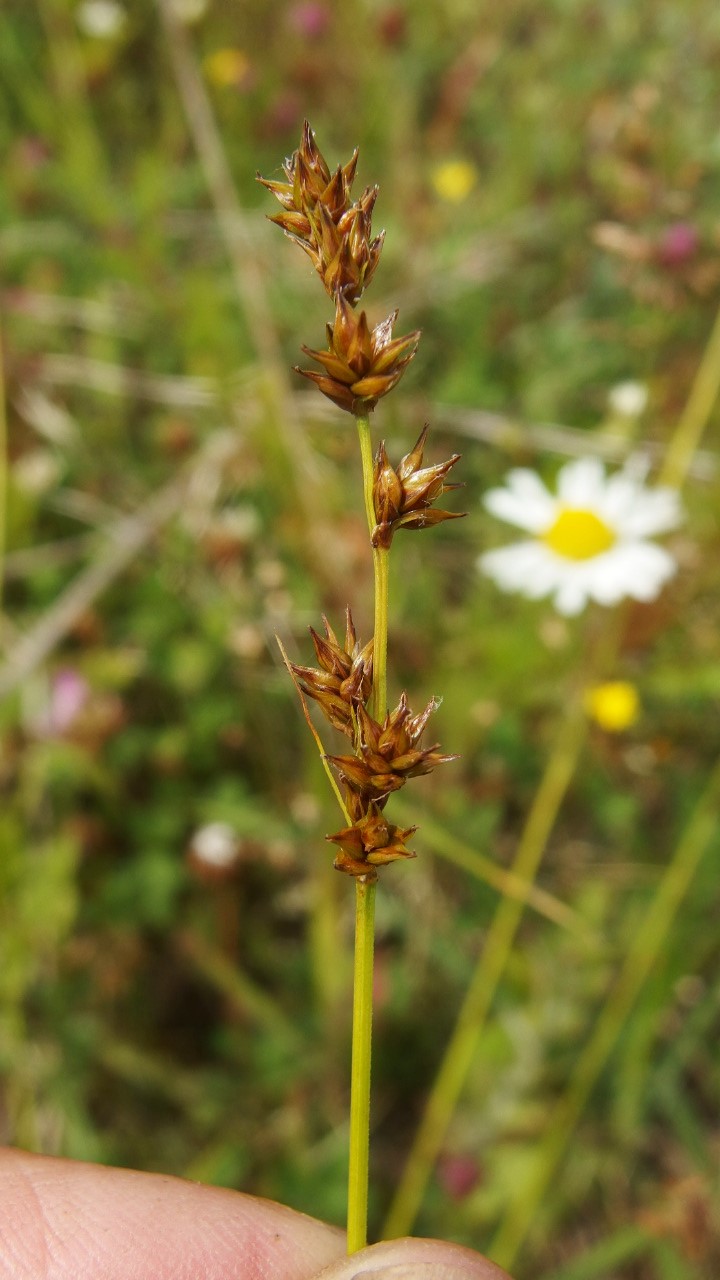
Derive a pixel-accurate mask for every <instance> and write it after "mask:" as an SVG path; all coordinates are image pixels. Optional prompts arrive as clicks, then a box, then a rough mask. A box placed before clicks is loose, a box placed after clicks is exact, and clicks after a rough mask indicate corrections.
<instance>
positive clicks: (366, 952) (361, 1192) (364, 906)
mask: <svg viewBox="0 0 720 1280" xmlns="http://www.w3.org/2000/svg"><path fill="white" fill-rule="evenodd" d="M356 421H357V427H358V439H359V442H360V459H361V462H362V474H363V498H364V501H365V514H366V516H367V522H368V532H369V534H370V536H371V537H372V532H373V529H374V527H375V507H374V503H373V457H372V440H371V437H370V420H369V418H368V416H367V415H366V414H365V415H358V416H357V418H356ZM388 561H389V554H388V552H386V551H385V552H380V551H378V550H377V549H376V548H375V547H373V577H374V630H373V713H374V715H375V718H376V719H382V717H383V716H384V715H385V710H386V706H387V627H388ZM375 887H376V886H375V882H374V880H371V879H370V878H369V877H367V878H366V877H364V876H361V877H359V878H358V879H357V880H356V882H355V959H354V968H353V1028H352V1066H351V1077H350V1156H349V1164H348V1212H347V1251H348V1253H356V1252H357V1250H358V1249H362V1248H364V1246H365V1245H366V1244H367V1213H368V1184H369V1159H370V1074H371V1051H372V1008H373V1004H372V1002H373V958H374V949H375Z"/></svg>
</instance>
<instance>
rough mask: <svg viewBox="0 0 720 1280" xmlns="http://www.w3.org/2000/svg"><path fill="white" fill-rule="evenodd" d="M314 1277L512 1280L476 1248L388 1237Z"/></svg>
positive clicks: (325, 1279)
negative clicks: (475, 1250) (477, 1251)
mask: <svg viewBox="0 0 720 1280" xmlns="http://www.w3.org/2000/svg"><path fill="white" fill-rule="evenodd" d="M314 1280H511V1278H510V1276H508V1274H507V1272H505V1271H503V1270H502V1269H501V1268H500V1267H497V1266H495V1264H494V1263H492V1262H489V1261H488V1259H487V1258H483V1257H481V1255H480V1254H479V1253H475V1252H474V1250H472V1249H464V1248H462V1246H460V1245H456V1244H446V1243H445V1242H444V1241H442V1240H386V1241H384V1242H383V1243H382V1244H375V1245H371V1246H370V1248H369V1249H361V1250H360V1252H359V1253H355V1254H352V1255H351V1256H350V1257H349V1258H344V1259H343V1260H342V1261H340V1262H334V1263H332V1264H331V1265H330V1266H329V1267H325V1268H324V1270H321V1271H319V1272H318V1274H317V1276H316V1277H314Z"/></svg>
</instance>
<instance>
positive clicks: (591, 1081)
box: [491, 761, 720, 1267]
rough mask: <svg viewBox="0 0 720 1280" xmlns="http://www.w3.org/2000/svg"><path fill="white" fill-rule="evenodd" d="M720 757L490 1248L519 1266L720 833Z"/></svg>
mask: <svg viewBox="0 0 720 1280" xmlns="http://www.w3.org/2000/svg"><path fill="white" fill-rule="evenodd" d="M719 807H720V761H718V762H717V764H716V765H715V768H714V769H713V771H712V773H711V775H710V778H709V781H708V784H707V786H706V788H705V791H704V792H703V794H702V796H701V797H700V800H699V801H698V803H697V805H696V807H695V810H694V812H693V814H692V817H691V818H690V821H689V822H688V824H687V826H686V828H685V831H684V833H683V835H682V837H681V839H680V841H679V842H678V845H677V848H676V850H675V853H674V855H673V857H672V859H671V861H670V863H669V864H668V867H667V869H666V871H665V873H664V875H663V876H662V879H661V880H660V883H659V885H658V887H657V890H656V891H655V894H654V896H653V898H652V900H651V902H650V906H649V907H648V909H647V912H646V913H645V916H644V919H643V920H642V922H641V924H640V927H639V928H638V930H637V932H636V933H635V935H634V937H633V940H632V943H631V945H630V947H629V949H628V951H627V954H626V956H625V962H624V964H623V966H622V969H621V971H620V975H619V977H618V980H617V982H616V984H615V986H614V987H613V989H612V991H611V994H610V996H609V997H608V1000H607V1002H606V1004H605V1006H604V1008H603V1010H602V1012H601V1014H600V1016H599V1018H598V1019H597V1021H596V1023H595V1029H594V1031H593V1033H592V1035H591V1037H590V1039H589V1041H588V1042H587V1044H586V1046H585V1048H584V1050H583V1052H582V1053H581V1054H580V1057H579V1059H578V1062H577V1065H576V1067H575V1070H574V1071H573V1075H572V1078H571V1081H570V1084H569V1086H568V1089H567V1091H566V1093H565V1095H564V1097H563V1098H562V1099H561V1101H560V1102H559V1103H558V1104H557V1106H556V1107H555V1110H554V1112H553V1113H552V1116H551V1118H550V1122H549V1124H548V1127H547V1134H546V1137H545V1140H544V1142H543V1143H542V1145H541V1147H540V1151H539V1161H538V1168H537V1172H536V1174H535V1176H534V1178H533V1179H532V1181H531V1183H530V1185H529V1186H524V1187H523V1190H522V1195H521V1196H520V1197H519V1198H518V1199H517V1201H516V1202H515V1203H514V1204H513V1205H511V1207H510V1208H509V1209H508V1211H507V1213H506V1215H505V1217H504V1219H503V1221H502V1223H501V1225H500V1229H499V1231H498V1234H497V1236H496V1238H495V1240H494V1242H493V1246H492V1249H491V1253H492V1256H493V1258H494V1259H495V1261H496V1262H498V1263H499V1264H500V1266H503V1267H509V1266H512V1264H513V1262H514V1261H515V1258H516V1257H517V1254H518V1252H519V1250H520V1248H521V1247H522V1244H523V1242H524V1240H525V1238H526V1236H527V1234H528V1232H529V1230H530V1227H531V1225H532V1223H533V1220H534V1218H535V1216H536V1214H537V1209H538V1205H539V1204H540V1202H541V1200H542V1197H543V1195H544V1193H545V1191H546V1189H547V1187H548V1184H549V1182H550V1179H551V1178H552V1176H553V1174H554V1172H555V1170H556V1168H557V1166H558V1164H559V1162H560V1160H561V1159H562V1156H563V1154H564V1152H565V1151H566V1149H567V1146H568V1143H569V1141H570V1138H571V1136H572V1133H573V1130H574V1129H575V1126H576V1125H577V1122H578V1120H579V1118H580V1116H581V1114H582V1111H583V1108H584V1106H585V1103H586V1102H587V1100H588V1097H589V1096H590V1093H591V1091H592V1089H593V1088H594V1086H595V1084H596V1082H597V1080H598V1077H599V1076H600V1073H601V1071H602V1070H603V1067H604V1066H605V1063H606V1062H607V1060H608V1058H609V1056H610V1054H611V1053H612V1051H613V1049H614V1048H615V1045H616V1044H617V1041H618V1039H619V1036H620V1034H621V1032H622V1029H623V1027H624V1026H625V1025H626V1023H627V1018H628V1015H629V1014H630V1011H631V1010H632V1007H633V1005H634V1004H635V1002H636V1000H637V998H638V996H639V994H640V991H641V990H642V987H643V985H644V983H645V982H646V981H647V978H648V976H649V975H650V974H651V973H652V972H653V970H654V968H655V966H656V964H657V963H658V960H659V958H660V955H661V952H662V948H663V946H664V944H665V942H666V940H667V937H668V935H669V933H670V930H671V929H672V926H673V923H674V921H675V919H676V916H677V914H678V911H679V910H680V907H681V905H682V902H683V899H684V898H685V896H686V894H687V892H688V889H689V887H690V884H691V882H692V879H693V877H694V875H695V874H696V872H697V870H698V867H699V865H700V862H701V860H702V858H703V855H704V854H705V852H706V851H707V849H708V846H709V844H710V842H711V841H712V839H713V837H714V836H715V834H716V832H717V825H718V808H719Z"/></svg>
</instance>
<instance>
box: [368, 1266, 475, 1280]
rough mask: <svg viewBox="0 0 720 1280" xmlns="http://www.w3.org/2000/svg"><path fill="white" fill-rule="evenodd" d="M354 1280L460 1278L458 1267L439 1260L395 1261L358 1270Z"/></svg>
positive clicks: (455, 1279) (447, 1279)
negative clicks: (373, 1267) (438, 1261)
mask: <svg viewBox="0 0 720 1280" xmlns="http://www.w3.org/2000/svg"><path fill="white" fill-rule="evenodd" d="M352 1280H458V1270H457V1267H448V1266H446V1265H445V1264H444V1263H442V1262H441V1263H437V1262H395V1263H393V1264H392V1265H391V1266H389V1267H380V1269H379V1270H374V1271H356V1272H355V1274H354V1276H353V1277H352Z"/></svg>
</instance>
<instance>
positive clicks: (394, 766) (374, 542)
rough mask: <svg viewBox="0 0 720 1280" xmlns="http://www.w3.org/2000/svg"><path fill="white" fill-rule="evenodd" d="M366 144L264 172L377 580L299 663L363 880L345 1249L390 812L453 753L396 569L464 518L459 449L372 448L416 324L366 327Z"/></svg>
mask: <svg viewBox="0 0 720 1280" xmlns="http://www.w3.org/2000/svg"><path fill="white" fill-rule="evenodd" d="M357 162H358V152H357V150H356V151H355V152H354V153H353V155H352V157H351V158H350V160H349V161H348V162H347V164H345V165H339V166H338V167H337V169H335V170H334V171H331V169H330V167H329V166H328V164H327V162H326V160H325V158H324V156H323V155H322V153H321V152H320V150H319V148H318V146H317V143H316V141H315V137H314V134H313V131H312V129H311V128H310V125H309V124H308V122H307V121H306V122H305V124H304V126H303V132H302V138H301V142H300V145H299V147H298V149H297V150H296V151H294V152H293V154H292V155H291V156H290V157H289V158H287V159H286V160H285V162H284V165H283V169H284V180H280V181H275V180H271V179H267V178H262V177H260V175H258V180H259V181H260V182H261V183H262V184H263V186H265V187H266V188H267V189H268V190H269V191H270V192H271V193H272V194H273V195H274V196H275V197H276V198H277V200H278V201H279V203H280V205H281V207H282V208H281V212H280V213H278V214H276V215H275V216H274V217H273V218H272V219H271V221H273V222H275V223H276V224H277V225H278V226H279V227H280V228H281V229H282V230H283V231H284V232H285V234H286V235H287V236H288V237H289V238H290V240H292V241H294V243H295V244H296V245H298V246H299V247H300V248H301V249H302V250H303V251H304V252H305V253H306V254H307V255H308V257H309V258H310V260H311V262H312V263H313V265H314V267H315V269H316V271H317V273H318V275H319V277H320V279H321V281H322V284H323V286H324V288H325V291H326V293H327V294H328V295H329V298H330V299H331V302H332V306H333V308H334V314H333V318H332V320H331V321H330V322H329V323H328V324H327V326H326V328H327V346H326V347H324V348H312V347H307V346H303V347H302V350H303V352H304V353H305V355H306V356H307V357H308V358H309V359H310V360H311V361H312V362H313V363H314V364H315V365H317V366H319V368H316V369H304V368H298V369H297V370H296V372H297V373H299V374H300V375H301V376H302V377H304V378H307V379H308V380H309V381H310V382H312V383H314V385H315V386H316V387H317V389H318V391H320V392H321V393H322V394H323V395H324V396H327V397H328V398H329V399H330V400H332V401H333V403H334V404H335V405H337V407H338V408H339V409H340V410H343V411H344V412H346V413H349V414H350V415H351V416H352V417H353V418H354V419H355V423H356V428H357V433H358V442H359V449H360V460H361V466H362V496H363V502H364V507H365V513H366V516H367V523H368V540H369V551H370V553H371V554H372V562H373V576H374V626H373V635H372V637H371V638H370V639H369V640H367V641H366V642H365V643H364V644H363V643H362V642H361V641H360V639H359V638H358V635H357V632H356V629H355V624H354V621H353V615H352V609H351V606H350V604H348V606H347V610H346V617H345V627H344V634H340V635H338V633H337V632H336V631H335V630H334V629H333V627H332V625H331V624H330V622H329V621H328V620H327V619H326V618H323V629H322V632H321V631H318V630H315V629H314V628H311V629H310V635H311V638H312V644H313V648H314V653H315V659H316V661H317V666H303V665H300V664H298V663H294V662H291V661H290V660H289V659H288V658H287V656H286V655H285V654H284V653H283V656H284V658H285V662H286V665H287V667H288V670H289V672H290V674H291V676H292V678H293V680H294V682H295V686H296V689H297V691H298V694H299V697H300V700H301V703H302V706H303V710H304V711H305V714H306V718H307V720H308V724H309V725H310V727H311V730H312V732H313V735H314V737H315V739H316V742H317V744H318V746H319V749H320V751H321V754H322V758H323V763H324V765H325V769H326V772H327V774H328V778H329V780H330V783H331V785H332V788H333V791H334V793H335V796H336V798H337V801H338V804H339V807H340V810H341V813H342V818H343V825H342V827H341V828H340V829H339V830H338V831H336V832H333V833H332V834H330V835H328V836H327V839H328V840H329V841H330V842H331V843H332V844H334V845H335V846H336V849H337V852H336V855H335V859H334V866H335V867H336V868H337V870H338V871H340V872H343V873H344V874H346V875H348V876H350V877H351V878H352V879H353V880H354V881H355V894H356V925H355V963H354V977H353V1027H352V1064H351V1085H350V1150H349V1173H348V1213H347V1248H348V1253H354V1252H356V1251H357V1250H358V1249H361V1248H363V1246H364V1245H365V1244H366V1243H367V1205H368V1166H369V1132H370V1062H371V1034H372V976H373V938H374V910H375V893H376V886H377V881H378V872H379V870H380V868H381V867H385V866H388V865H389V864H390V863H392V862H400V861H406V860H407V859H409V858H414V857H415V856H416V855H415V853H414V851H413V850H412V849H410V848H409V847H408V844H407V842H408V841H409V840H410V839H411V837H412V836H413V835H414V833H415V831H416V830H417V827H416V826H406V827H401V826H398V825H396V824H395V823H393V822H392V821H391V819H390V818H389V817H388V816H387V813H386V806H387V803H388V800H389V798H390V797H391V796H392V795H393V794H394V793H396V792H397V791H399V790H400V789H401V788H402V787H404V786H405V785H406V783H407V782H408V781H409V780H410V779H411V778H416V777H418V776H420V775H422V774H427V773H430V772H431V770H433V769H434V768H435V767H436V766H437V765H440V764H444V763H446V762H447V761H449V760H452V759H454V757H453V756H451V755H447V754H444V753H443V752H442V751H441V750H440V746H439V744H438V743H432V744H431V745H429V746H428V745H422V739H423V735H424V733H425V730H426V728H427V726H428V723H429V721H430V719H431V717H432V714H433V712H434V711H435V710H436V708H437V706H438V699H437V698H435V697H432V698H430V700H429V702H428V703H427V705H426V706H425V708H424V709H423V710H422V711H420V712H417V713H416V712H414V711H413V710H412V709H411V707H410V705H409V703H408V699H407V696H406V694H405V693H404V692H403V693H401V695H400V697H399V700H398V702H397V703H396V704H395V705H394V706H393V707H390V705H389V702H388V679H387V640H388V583H389V576H388V568H389V558H390V551H391V547H392V545H393V540H394V536H395V534H396V532H398V531H399V530H401V529H405V530H412V531H415V530H420V529H426V528H430V527H431V526H433V525H436V524H440V523H442V522H443V521H446V520H452V519H457V518H458V516H459V515H460V514H461V513H458V512H452V511H446V510H444V509H441V508H438V507H437V506H436V505H435V503H436V501H437V499H438V498H440V497H441V496H442V495H443V494H444V493H446V492H447V491H448V490H451V489H456V488H458V487H459V486H458V485H456V484H452V483H448V480H447V476H448V473H449V472H450V470H451V469H452V467H454V465H455V463H456V462H457V461H458V457H459V455H458V454H454V455H453V456H452V457H450V458H448V459H446V460H445V461H444V462H440V463H435V464H433V465H429V466H428V465H423V463H424V452H425V446H426V442H427V433H428V428H427V426H425V427H423V429H422V431H421V432H420V434H419V437H418V439H417V440H416V442H415V444H414V445H413V447H412V448H411V449H410V451H409V452H408V453H406V454H405V456H404V457H403V458H401V460H400V461H399V463H398V464H397V465H395V466H394V465H393V464H392V463H391V461H390V459H389V457H388V454H387V451H386V448H385V444H384V442H381V443H379V445H378V446H377V448H376V450H375V451H374V452H373V444H372V437H371V430H370V418H371V414H372V412H373V410H374V409H375V406H376V405H377V403H378V401H379V400H381V399H382V398H383V397H384V396H386V395H387V394H388V393H389V392H390V391H392V390H393V388H394V387H395V386H396V384H397V383H398V382H399V381H400V379H401V378H402V375H403V373H404V372H405V370H406V368H407V366H408V365H409V364H410V361H411V360H413V358H414V357H415V354H416V351H417V348H418V343H419V340H420V333H419V332H418V331H413V332H411V333H408V334H405V335H404V336H403V337H393V327H394V324H395V321H396V319H397V311H395V312H393V313H392V314H391V315H389V316H387V317H386V318H385V319H384V320H381V321H380V323H378V324H375V325H371V324H370V323H369V321H368V318H367V314H366V312H365V311H364V310H362V309H361V308H360V306H359V302H360V299H361V297H362V296H363V294H364V292H365V290H366V289H367V287H368V285H369V284H370V283H371V281H372V279H373V276H374V274H375V271H376V268H377V265H378V262H379V258H380V253H381V250H382V246H383V238H384V233H380V234H379V235H373V234H372V229H371V223H372V213H373V208H374V205H375V202H376V199H377V195H378V188H377V187H376V186H373V187H366V188H365V190H364V191H363V192H362V194H361V195H360V196H359V198H357V199H354V198H353V196H352V186H353V182H354V179H355V173H356V169H357ZM307 699H312V700H313V701H314V702H315V703H316V704H317V705H318V706H319V708H320V710H321V712H322V713H323V715H324V717H325V719H326V720H327V721H328V723H329V725H330V726H331V727H332V729H333V730H334V731H336V732H337V733H339V734H340V735H341V736H342V737H344V738H345V739H346V740H347V741H346V745H345V747H344V749H343V750H340V751H334V752H329V751H327V750H326V748H325V746H324V744H323V742H322V740H321V739H320V736H319V735H318V734H317V731H316V730H315V729H314V726H313V725H312V721H311V720H310V717H309V715H308V712H307V701H306V700H307Z"/></svg>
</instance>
